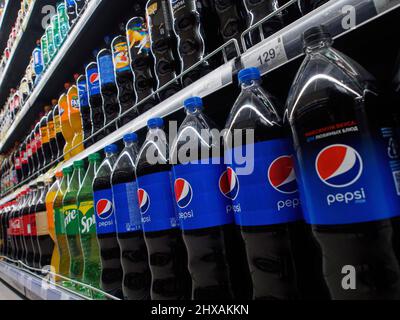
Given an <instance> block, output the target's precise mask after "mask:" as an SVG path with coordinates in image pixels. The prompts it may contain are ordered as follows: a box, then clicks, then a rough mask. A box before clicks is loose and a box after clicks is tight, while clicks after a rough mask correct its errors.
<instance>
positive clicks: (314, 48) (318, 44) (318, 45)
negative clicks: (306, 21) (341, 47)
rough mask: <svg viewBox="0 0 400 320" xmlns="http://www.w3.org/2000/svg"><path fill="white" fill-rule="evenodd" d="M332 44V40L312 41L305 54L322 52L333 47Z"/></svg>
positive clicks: (308, 44)
mask: <svg viewBox="0 0 400 320" xmlns="http://www.w3.org/2000/svg"><path fill="white" fill-rule="evenodd" d="M332 42H333V41H332V39H331V38H321V39H317V40H314V41H310V42H309V43H307V45H306V47H305V52H306V54H314V53H317V52H320V51H322V50H326V49H328V48H330V47H331V45H332Z"/></svg>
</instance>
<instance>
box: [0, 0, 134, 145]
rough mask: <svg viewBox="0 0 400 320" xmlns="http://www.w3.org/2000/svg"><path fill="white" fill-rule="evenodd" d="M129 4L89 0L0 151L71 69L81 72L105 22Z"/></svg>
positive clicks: (118, 19) (23, 128) (55, 92)
mask: <svg viewBox="0 0 400 320" xmlns="http://www.w3.org/2000/svg"><path fill="white" fill-rule="evenodd" d="M131 7H132V4H131V1H130V0H119V1H118V6H116V5H115V3H114V2H113V1H106V0H92V1H90V2H89V4H88V7H87V9H86V10H85V12H84V13H83V14H82V16H81V18H80V19H79V21H78V22H77V24H76V25H75V26H74V28H73V29H72V30H71V32H70V34H69V35H68V37H67V39H66V41H65V43H64V44H63V46H62V47H61V48H60V50H59V52H58V53H57V55H56V57H55V58H54V59H53V61H52V62H51V64H50V66H49V67H48V68H47V70H46V71H45V72H44V74H43V75H42V78H41V80H40V81H39V83H38V84H37V85H36V87H35V89H34V90H33V92H32V93H31V95H30V97H29V99H28V100H27V101H26V103H25V104H24V106H23V107H22V108H21V111H20V112H19V114H18V115H17V117H16V118H15V120H14V122H13V124H12V126H11V127H10V129H9V130H8V134H7V135H6V136H5V137H4V139H3V140H2V141H0V152H4V151H6V150H8V149H9V148H10V147H12V146H13V144H14V143H15V141H17V140H18V139H19V138H20V137H22V136H24V134H26V133H27V130H29V128H30V126H31V124H32V123H33V122H34V121H35V117H37V115H38V113H39V112H41V111H42V109H43V106H44V105H46V104H50V101H51V100H52V99H54V98H57V97H58V96H59V95H60V93H61V92H62V89H63V87H64V86H63V84H64V83H65V82H67V81H68V80H72V78H73V74H74V73H80V72H83V70H84V64H85V63H87V62H89V61H87V60H86V59H87V57H89V56H91V52H92V51H93V50H94V49H96V44H99V45H102V42H103V35H106V34H107V33H108V32H112V31H110V30H109V26H110V25H118V24H119V23H120V22H121V18H122V15H121V12H129V10H130V9H131ZM104 17H107V23H101V24H96V21H98V19H104ZM94 25H96V27H95V28H94V27H93V26H94ZM32 49H33V48H32ZM21 61H26V64H27V63H28V58H26V59H24V60H21ZM77 62H79V63H77ZM0 90H2V89H1V87H0ZM0 101H1V99H0Z"/></svg>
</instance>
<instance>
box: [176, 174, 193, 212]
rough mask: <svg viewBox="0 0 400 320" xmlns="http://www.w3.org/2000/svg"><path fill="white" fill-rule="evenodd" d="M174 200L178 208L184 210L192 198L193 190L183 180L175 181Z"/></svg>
mask: <svg viewBox="0 0 400 320" xmlns="http://www.w3.org/2000/svg"><path fill="white" fill-rule="evenodd" d="M174 189H175V199H176V203H177V204H178V207H179V208H181V209H184V208H186V207H187V206H188V205H189V204H190V203H191V202H192V198H193V189H192V186H191V185H190V183H189V182H187V181H186V180H185V179H181V178H178V179H176V180H175V187H174Z"/></svg>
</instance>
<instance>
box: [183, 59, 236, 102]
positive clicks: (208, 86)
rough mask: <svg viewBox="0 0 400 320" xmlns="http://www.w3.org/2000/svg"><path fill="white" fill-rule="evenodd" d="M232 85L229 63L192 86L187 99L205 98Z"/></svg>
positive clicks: (230, 65)
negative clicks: (194, 97)
mask: <svg viewBox="0 0 400 320" xmlns="http://www.w3.org/2000/svg"><path fill="white" fill-rule="evenodd" d="M230 83H232V63H231V62H229V63H227V64H224V65H222V66H220V67H219V68H217V69H215V70H214V71H212V72H210V73H209V74H207V75H205V76H204V77H203V78H202V79H201V81H198V82H196V83H194V84H193V86H194V87H193V88H190V87H189V89H191V90H189V94H188V96H187V97H188V98H189V97H192V96H199V97H206V96H208V95H209V94H211V93H213V92H216V91H218V90H219V89H222V88H223V87H225V86H226V85H228V84H230Z"/></svg>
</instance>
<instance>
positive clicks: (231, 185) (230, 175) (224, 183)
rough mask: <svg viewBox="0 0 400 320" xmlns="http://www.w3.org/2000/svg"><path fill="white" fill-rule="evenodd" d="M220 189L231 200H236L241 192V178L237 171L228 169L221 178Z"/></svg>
mask: <svg viewBox="0 0 400 320" xmlns="http://www.w3.org/2000/svg"><path fill="white" fill-rule="evenodd" d="M219 190H220V191H221V193H222V194H223V195H224V196H225V197H227V198H228V199H230V200H235V199H236V198H237V196H238V194H239V178H238V176H237V174H236V172H235V171H234V170H233V169H232V168H230V167H228V169H227V170H226V171H225V172H224V173H223V174H222V175H221V177H220V178H219Z"/></svg>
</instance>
